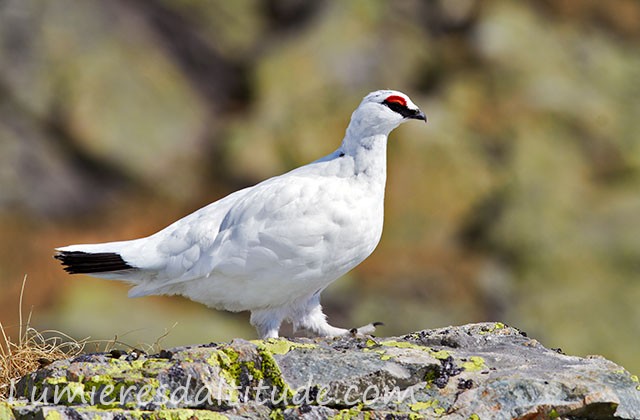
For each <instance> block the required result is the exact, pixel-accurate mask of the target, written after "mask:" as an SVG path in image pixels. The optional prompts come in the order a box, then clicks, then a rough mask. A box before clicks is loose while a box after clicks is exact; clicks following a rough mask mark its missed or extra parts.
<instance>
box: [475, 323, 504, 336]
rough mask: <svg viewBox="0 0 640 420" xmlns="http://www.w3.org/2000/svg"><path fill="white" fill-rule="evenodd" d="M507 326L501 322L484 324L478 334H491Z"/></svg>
mask: <svg viewBox="0 0 640 420" xmlns="http://www.w3.org/2000/svg"><path fill="white" fill-rule="evenodd" d="M505 328H507V326H506V325H505V324H503V323H502V322H496V323H495V324H493V325H492V326H489V327H488V326H484V327H482V330H481V331H480V335H485V334H491V333H493V332H496V331H498V330H503V329H505Z"/></svg>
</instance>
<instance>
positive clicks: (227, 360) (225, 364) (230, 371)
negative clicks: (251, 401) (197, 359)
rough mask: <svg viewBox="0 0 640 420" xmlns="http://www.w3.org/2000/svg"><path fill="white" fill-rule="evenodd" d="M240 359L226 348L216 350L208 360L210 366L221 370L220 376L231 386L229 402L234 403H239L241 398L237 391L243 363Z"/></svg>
mask: <svg viewBox="0 0 640 420" xmlns="http://www.w3.org/2000/svg"><path fill="white" fill-rule="evenodd" d="M239 357H240V356H239V355H238V353H237V352H236V351H235V350H233V349H232V348H230V347H224V348H220V349H216V350H214V351H213V352H212V353H211V355H210V356H209V358H208V359H207V363H208V364H209V365H211V366H217V367H218V368H219V369H220V373H219V375H220V377H221V378H222V379H224V381H225V382H226V383H227V384H228V385H229V388H228V390H227V392H228V396H229V400H230V401H232V402H237V401H238V400H239V398H240V397H239V393H238V390H237V389H236V386H237V385H238V383H239V378H240V373H241V372H242V366H241V363H240V362H238V359H239Z"/></svg>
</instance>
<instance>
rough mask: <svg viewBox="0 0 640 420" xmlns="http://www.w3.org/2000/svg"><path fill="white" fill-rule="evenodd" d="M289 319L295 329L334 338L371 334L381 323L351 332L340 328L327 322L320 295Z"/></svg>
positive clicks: (292, 314) (315, 295)
mask: <svg viewBox="0 0 640 420" xmlns="http://www.w3.org/2000/svg"><path fill="white" fill-rule="evenodd" d="M289 319H290V320H291V322H292V323H293V329H294V331H295V330H304V331H306V332H307V333H309V334H310V335H312V336H317V337H332V336H337V335H346V334H371V333H373V332H374V331H375V329H376V326H377V325H380V323H379V322H374V323H371V324H368V325H365V326H363V327H360V328H353V329H351V330H348V329H345V328H338V327H334V326H332V325H330V324H329V323H328V322H327V316H326V315H325V314H324V313H323V312H322V306H321V305H320V293H316V294H314V295H313V296H312V297H311V299H309V300H308V301H306V302H305V303H304V304H303V305H301V306H299V307H298V308H296V309H295V310H294V311H293V312H292V313H291V314H290V315H289Z"/></svg>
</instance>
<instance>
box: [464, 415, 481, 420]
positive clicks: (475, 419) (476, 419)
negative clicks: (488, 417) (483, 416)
mask: <svg viewBox="0 0 640 420" xmlns="http://www.w3.org/2000/svg"><path fill="white" fill-rule="evenodd" d="M467 420H480V416H479V415H477V414H476V413H473V414H472V415H470V416H469V418H468V419H467Z"/></svg>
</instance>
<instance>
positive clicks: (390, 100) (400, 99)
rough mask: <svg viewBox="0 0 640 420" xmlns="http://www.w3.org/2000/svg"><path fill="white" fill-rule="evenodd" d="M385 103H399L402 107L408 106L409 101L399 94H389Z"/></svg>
mask: <svg viewBox="0 0 640 420" xmlns="http://www.w3.org/2000/svg"><path fill="white" fill-rule="evenodd" d="M384 103H385V104H386V105H391V104H397V105H400V106H402V107H406V106H407V101H406V100H405V99H404V98H403V97H402V96H398V95H391V96H389V97H388V98H387V99H385V100H384Z"/></svg>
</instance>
